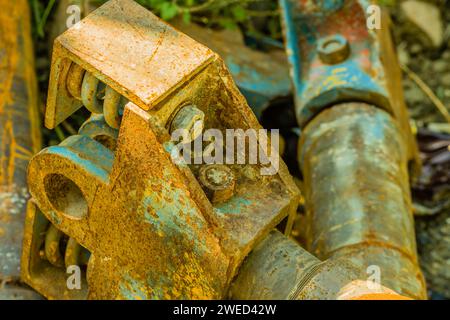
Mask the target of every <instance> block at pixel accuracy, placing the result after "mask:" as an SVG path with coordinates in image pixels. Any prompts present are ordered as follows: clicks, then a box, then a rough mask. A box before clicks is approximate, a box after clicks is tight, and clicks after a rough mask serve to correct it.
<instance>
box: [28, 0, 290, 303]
mask: <svg viewBox="0 0 450 320" xmlns="http://www.w3.org/2000/svg"><path fill="white" fill-rule="evenodd" d="M72 63H76V64H77V65H79V66H81V67H83V68H84V69H86V70H87V71H88V72H90V73H92V74H93V75H94V76H95V77H96V78H98V79H100V80H101V81H102V82H104V83H105V84H106V85H107V86H109V87H110V88H113V89H114V90H115V91H116V92H118V93H120V94H121V95H122V96H124V97H125V98H127V99H128V100H129V101H131V102H129V103H128V104H127V105H126V107H125V110H124V114H123V117H122V120H121V125H120V129H119V135H118V139H117V143H116V144H115V145H116V147H115V149H114V150H110V149H108V148H106V147H105V146H104V145H102V144H101V143H99V142H98V141H96V140H94V139H92V138H91V136H85V135H83V134H80V135H77V136H72V137H69V138H68V139H67V140H65V141H63V142H62V143H61V144H60V145H59V146H55V147H50V148H47V149H44V150H43V151H41V152H40V153H39V154H38V155H36V156H35V157H34V158H33V160H32V161H31V163H30V166H29V171H28V183H29V186H30V190H31V193H32V195H33V201H34V203H36V204H37V206H38V207H39V209H40V211H42V214H43V215H44V216H45V218H46V219H44V220H42V218H43V216H42V215H40V216H39V215H38V214H37V213H36V212H37V211H36V210H35V209H33V210H31V213H30V216H29V217H28V218H27V235H26V247H25V250H24V255H23V260H22V263H23V266H24V278H25V280H26V281H27V283H29V284H30V285H31V286H32V287H34V288H36V289H37V290H38V291H39V292H41V293H42V294H43V295H45V296H46V297H48V298H71V297H73V296H71V295H70V293H67V290H66V289H64V284H63V281H64V280H63V278H62V277H63V276H61V274H63V273H61V269H60V270H59V271H56V270H55V272H54V274H55V276H52V275H51V272H47V270H50V269H48V268H50V266H49V265H48V263H47V262H48V261H42V259H41V260H39V252H38V250H39V249H38V248H40V246H42V243H43V239H42V236H40V235H39V233H38V231H39V230H41V231H42V230H46V229H47V228H48V222H46V221H47V220H48V221H49V222H50V223H52V224H53V225H54V226H55V227H56V228H58V229H59V230H61V231H62V232H64V233H65V234H67V235H68V236H69V237H71V238H73V239H75V240H76V241H77V242H78V243H80V244H81V245H82V246H83V247H85V248H86V249H87V250H89V251H90V252H91V254H92V255H91V258H90V260H89V263H88V267H87V282H88V285H89V291H88V293H87V297H88V298H90V299H149V298H150V299H214V298H215V299H217V298H223V297H225V295H226V292H227V290H228V286H229V284H230V282H231V280H232V279H233V277H234V276H235V274H236V272H237V269H238V267H239V266H240V264H241V263H242V261H243V259H244V258H245V257H246V255H247V254H248V253H249V252H250V251H251V250H252V249H253V247H254V246H255V244H256V243H258V242H259V241H260V240H262V239H263V238H264V237H265V236H266V235H267V234H268V233H269V232H270V230H272V229H273V228H274V227H275V226H276V225H277V224H279V223H280V222H281V220H282V219H284V218H285V217H287V216H289V217H291V218H292V217H293V215H294V214H295V210H296V206H297V204H298V189H297V188H296V186H295V184H294V182H293V181H292V178H291V176H290V175H289V173H288V171H287V168H286V166H285V165H284V164H283V163H282V162H281V161H280V164H279V170H278V172H277V173H275V174H274V175H272V176H268V175H262V174H261V172H260V169H261V167H262V165H260V164H229V165H228V164H227V167H228V168H229V169H230V170H231V171H232V173H233V176H234V177H235V184H234V190H233V196H232V197H231V198H230V197H228V196H227V197H224V198H221V201H219V202H218V203H215V201H211V199H209V198H208V197H207V194H206V193H205V191H204V190H203V189H202V186H201V184H200V183H199V181H198V175H199V171H200V169H201V167H202V166H203V165H204V164H196V165H186V164H179V165H178V164H176V163H174V161H173V159H172V158H171V153H172V151H173V148H174V141H172V140H171V136H170V131H171V124H172V122H173V119H174V117H175V116H176V115H177V114H178V111H179V110H180V109H181V108H183V107H185V106H187V105H193V106H196V108H198V109H199V110H201V112H202V113H203V114H204V128H205V130H206V129H210V128H214V129H217V130H219V131H221V132H225V130H226V129H243V130H247V129H250V128H253V129H260V128H261V126H260V125H259V124H258V122H257V120H256V118H255V116H254V114H253V113H252V111H251V110H250V109H249V107H248V105H247V103H246V101H245V99H244V97H243V96H242V95H241V94H240V93H239V91H238V90H237V88H236V86H235V84H234V82H233V80H232V78H231V76H230V74H229V72H228V70H227V69H226V67H225V66H224V63H223V61H222V60H221V59H220V57H219V56H217V55H216V54H215V53H213V52H212V51H211V50H209V49H208V48H206V47H204V46H202V45H200V44H198V43H197V42H195V41H194V40H192V39H190V38H188V37H187V36H185V35H183V34H181V33H179V32H178V31H176V30H175V29H173V28H172V27H170V26H168V25H167V24H166V23H164V22H162V21H161V20H159V19H158V18H156V17H155V16H153V15H152V14H151V13H149V12H148V11H146V10H145V9H144V8H142V7H140V6H139V5H137V4H136V3H135V2H133V1H128V0H111V1H109V2H108V3H106V4H105V5H104V6H102V7H100V8H99V9H98V10H97V11H95V12H94V13H93V14H92V15H90V16H88V17H87V18H86V19H85V20H83V21H82V22H81V23H80V24H79V25H78V26H76V27H74V28H72V29H70V30H69V31H68V32H66V33H64V34H63V35H61V36H60V37H59V38H58V39H57V41H56V43H55V47H54V52H53V64H52V71H51V79H50V90H49V98H48V105H47V114H46V125H47V126H48V127H50V128H51V127H53V126H54V125H55V124H57V123H59V122H60V121H62V120H64V119H65V118H66V117H68V116H69V115H70V114H71V113H72V112H74V111H75V110H76V109H77V108H79V107H80V106H81V104H80V101H79V100H78V99H76V98H74V97H72V96H71V95H70V94H69V93H68V91H67V73H68V70H69V68H70V66H71V64H72ZM97 116H100V117H101V115H97ZM224 136H225V134H224ZM288 225H290V223H288ZM55 277H58V279H56V278H55ZM45 279H48V280H47V281H46V282H45ZM84 290H87V289H86V288H84ZM84 292H86V291H84ZM79 294H81V292H79Z"/></svg>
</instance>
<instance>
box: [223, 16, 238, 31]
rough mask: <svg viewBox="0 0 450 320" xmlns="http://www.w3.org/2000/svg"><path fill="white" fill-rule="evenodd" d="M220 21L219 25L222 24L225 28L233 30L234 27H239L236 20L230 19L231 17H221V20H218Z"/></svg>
mask: <svg viewBox="0 0 450 320" xmlns="http://www.w3.org/2000/svg"><path fill="white" fill-rule="evenodd" d="M218 23H219V25H220V26H221V27H223V28H225V29H231V30H234V29H237V27H238V26H237V24H236V22H234V21H233V20H232V19H230V18H220V19H219V20H218Z"/></svg>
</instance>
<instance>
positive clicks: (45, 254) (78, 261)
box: [40, 224, 90, 268]
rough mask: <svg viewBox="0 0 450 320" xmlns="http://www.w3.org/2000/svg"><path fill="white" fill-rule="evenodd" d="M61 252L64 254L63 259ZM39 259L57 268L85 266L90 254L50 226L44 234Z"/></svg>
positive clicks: (73, 240)
mask: <svg viewBox="0 0 450 320" xmlns="http://www.w3.org/2000/svg"><path fill="white" fill-rule="evenodd" d="M62 252H64V257H63V254H62ZM40 254H41V258H44V259H46V260H48V262H50V263H51V264H52V265H54V266H55V267H58V268H63V267H66V268H68V267H69V266H74V265H76V266H86V265H87V263H88V261H89V257H90V253H89V251H87V250H86V249H85V248H83V247H82V246H81V245H80V244H78V243H77V242H76V241H75V239H73V238H69V237H68V236H66V235H65V234H64V233H63V232H62V231H60V230H58V229H57V228H56V227H55V226H54V225H53V224H50V226H49V228H48V229H47V232H46V233H45V239H44V245H43V249H42V250H41V252H40Z"/></svg>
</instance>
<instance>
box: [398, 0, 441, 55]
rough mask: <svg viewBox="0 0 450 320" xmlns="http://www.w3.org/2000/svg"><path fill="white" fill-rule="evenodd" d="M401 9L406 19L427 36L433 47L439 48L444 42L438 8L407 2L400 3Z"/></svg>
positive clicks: (427, 4) (411, 0)
mask: <svg viewBox="0 0 450 320" xmlns="http://www.w3.org/2000/svg"><path fill="white" fill-rule="evenodd" d="M401 9H402V11H403V13H404V14H405V15H406V17H407V18H408V19H409V20H410V21H411V22H412V23H414V24H415V25H416V26H417V27H418V28H419V29H420V30H422V31H423V32H424V33H425V34H426V35H427V36H428V38H429V39H430V40H431V43H432V44H433V46H434V47H436V48H438V47H440V46H441V44H442V42H443V41H444V27H443V24H442V17H441V12H440V10H439V8H438V7H436V6H435V5H434V4H431V3H426V2H422V1H416V0H408V1H404V2H402V4H401Z"/></svg>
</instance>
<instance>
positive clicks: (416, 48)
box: [409, 43, 422, 54]
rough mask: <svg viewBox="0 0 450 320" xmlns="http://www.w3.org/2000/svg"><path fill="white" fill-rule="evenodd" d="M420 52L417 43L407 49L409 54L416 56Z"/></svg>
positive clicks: (419, 46)
mask: <svg viewBox="0 0 450 320" xmlns="http://www.w3.org/2000/svg"><path fill="white" fill-rule="evenodd" d="M421 51H422V46H421V45H420V44H418V43H415V44H413V45H412V46H411V48H410V49H409V52H411V53H412V54H418V53H420V52H421Z"/></svg>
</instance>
